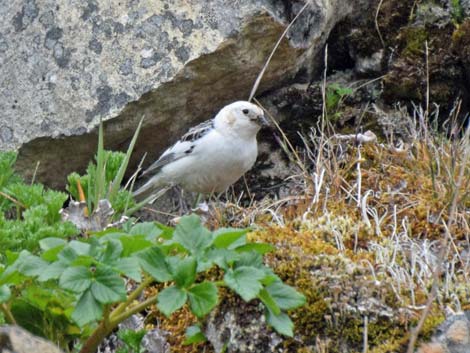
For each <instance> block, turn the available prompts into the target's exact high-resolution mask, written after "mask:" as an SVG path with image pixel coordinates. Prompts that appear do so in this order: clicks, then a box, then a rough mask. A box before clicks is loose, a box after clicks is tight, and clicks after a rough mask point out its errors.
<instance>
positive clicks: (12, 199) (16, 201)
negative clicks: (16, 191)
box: [0, 191, 27, 209]
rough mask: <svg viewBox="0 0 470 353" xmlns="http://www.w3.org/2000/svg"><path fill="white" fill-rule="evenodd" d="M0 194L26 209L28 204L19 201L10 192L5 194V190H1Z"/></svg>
mask: <svg viewBox="0 0 470 353" xmlns="http://www.w3.org/2000/svg"><path fill="white" fill-rule="evenodd" d="M0 196H3V197H4V198H6V199H8V200H10V201H11V202H13V203H14V204H15V205H17V206H19V207H21V208H24V209H26V208H27V207H26V205H24V204H23V203H21V202H20V201H18V200H17V199H15V198H13V197H11V196H10V195H8V194H5V193H4V192H2V191H0Z"/></svg>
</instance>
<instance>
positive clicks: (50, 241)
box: [39, 238, 67, 251]
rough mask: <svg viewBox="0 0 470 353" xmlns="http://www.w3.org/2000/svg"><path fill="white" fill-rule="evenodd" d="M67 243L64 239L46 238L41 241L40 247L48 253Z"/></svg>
mask: <svg viewBox="0 0 470 353" xmlns="http://www.w3.org/2000/svg"><path fill="white" fill-rule="evenodd" d="M66 243H67V242H66V241H65V239H62V238H44V239H41V240H40V241H39V246H40V247H41V249H42V250H44V251H47V250H50V249H54V248H57V247H58V246H63V245H65V244H66Z"/></svg>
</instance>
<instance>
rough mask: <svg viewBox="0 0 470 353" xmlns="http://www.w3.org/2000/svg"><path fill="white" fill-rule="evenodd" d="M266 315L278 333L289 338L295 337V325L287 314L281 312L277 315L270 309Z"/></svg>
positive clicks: (268, 321)
mask: <svg viewBox="0 0 470 353" xmlns="http://www.w3.org/2000/svg"><path fill="white" fill-rule="evenodd" d="M265 315H266V321H267V323H268V324H269V325H271V326H272V327H273V328H274V329H275V330H276V331H277V332H278V333H280V334H281V335H284V336H288V337H292V336H294V323H293V322H292V321H291V319H290V318H289V316H287V314H286V313H283V312H281V313H279V314H278V315H276V314H274V313H273V312H272V311H270V310H269V309H266V311H265Z"/></svg>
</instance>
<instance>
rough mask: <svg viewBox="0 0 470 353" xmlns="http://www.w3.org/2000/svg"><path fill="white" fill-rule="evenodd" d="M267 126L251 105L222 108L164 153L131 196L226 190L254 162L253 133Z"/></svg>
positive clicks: (256, 151) (255, 152) (236, 104)
mask: <svg viewBox="0 0 470 353" xmlns="http://www.w3.org/2000/svg"><path fill="white" fill-rule="evenodd" d="M266 124H267V120H266V118H265V117H264V114H263V110H262V109H261V108H260V107H258V106H256V105H254V104H252V103H249V102H245V101H239V102H235V103H232V104H229V105H227V106H225V107H224V108H222V110H220V112H219V113H218V114H217V115H216V116H215V118H214V119H212V120H208V121H206V122H203V123H202V124H200V125H198V126H195V127H193V128H191V129H190V130H189V131H188V132H187V133H186V134H185V135H183V137H182V138H181V139H180V140H179V141H178V142H176V143H175V144H174V145H173V146H172V147H170V148H168V149H167V150H166V151H165V152H163V154H162V155H161V156H160V158H159V159H158V160H157V161H156V162H154V163H153V164H152V165H151V166H150V167H149V168H148V169H147V170H146V171H145V172H144V173H143V175H152V174H153V176H152V177H151V178H150V180H149V181H147V183H145V184H144V185H143V186H141V187H140V188H139V189H138V190H136V191H135V192H134V196H136V197H138V198H142V196H147V195H151V194H153V193H154V192H156V191H157V190H158V189H159V188H162V187H163V186H170V185H178V186H181V187H182V188H183V189H185V190H188V191H193V192H198V193H203V194H209V193H213V192H222V191H225V190H226V189H227V188H228V187H229V186H230V185H232V184H233V183H235V182H236V181H237V180H238V179H239V178H240V177H241V176H242V175H243V174H245V173H246V172H247V171H248V170H249V169H250V168H251V167H252V166H253V164H254V163H255V161H256V157H257V155H258V144H257V141H256V134H257V133H258V131H259V130H260V128H261V126H262V125H266Z"/></svg>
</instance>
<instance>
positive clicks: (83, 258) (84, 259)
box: [60, 255, 96, 267]
mask: <svg viewBox="0 0 470 353" xmlns="http://www.w3.org/2000/svg"><path fill="white" fill-rule="evenodd" d="M60 261H63V260H60ZM70 265H72V266H84V267H92V266H95V265H96V259H95V258H94V257H92V256H88V255H80V256H77V257H76V258H75V259H74V260H73V261H72V262H71V263H70Z"/></svg>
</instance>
